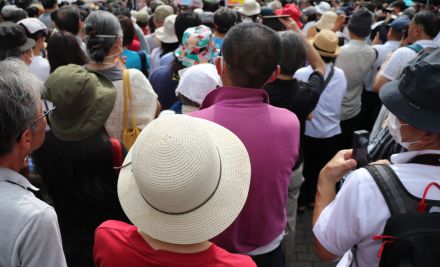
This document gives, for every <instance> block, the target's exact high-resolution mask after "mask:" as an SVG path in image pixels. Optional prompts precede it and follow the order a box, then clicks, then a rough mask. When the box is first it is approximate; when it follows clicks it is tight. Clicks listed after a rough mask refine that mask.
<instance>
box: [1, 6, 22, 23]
mask: <svg viewBox="0 0 440 267" xmlns="http://www.w3.org/2000/svg"><path fill="white" fill-rule="evenodd" d="M1 15H2V18H3V21H10V22H14V23H17V22H18V21H20V20H22V19H24V18H27V13H26V11H24V9H22V8H18V7H17V6H15V5H7V6H4V7H3V8H2V11H1Z"/></svg>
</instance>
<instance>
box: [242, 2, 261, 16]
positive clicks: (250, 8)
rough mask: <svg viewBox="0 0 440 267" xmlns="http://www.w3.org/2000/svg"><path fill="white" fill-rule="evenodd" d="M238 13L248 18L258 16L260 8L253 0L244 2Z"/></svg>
mask: <svg viewBox="0 0 440 267" xmlns="http://www.w3.org/2000/svg"><path fill="white" fill-rule="evenodd" d="M239 11H240V13H241V14H243V15H245V16H248V17H250V16H254V15H258V14H260V12H261V7H260V4H258V3H257V1H255V0H245V1H244V3H243V7H241V8H240V10H239Z"/></svg>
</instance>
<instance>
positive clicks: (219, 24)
mask: <svg viewBox="0 0 440 267" xmlns="http://www.w3.org/2000/svg"><path fill="white" fill-rule="evenodd" d="M236 20H237V19H236V17H235V15H234V12H233V11H232V10H231V9H229V8H226V7H222V8H220V9H218V10H217V11H216V12H215V13H214V29H215V31H217V32H218V33H221V34H226V33H227V32H228V31H229V29H230V28H232V27H233V26H234V25H235V23H236Z"/></svg>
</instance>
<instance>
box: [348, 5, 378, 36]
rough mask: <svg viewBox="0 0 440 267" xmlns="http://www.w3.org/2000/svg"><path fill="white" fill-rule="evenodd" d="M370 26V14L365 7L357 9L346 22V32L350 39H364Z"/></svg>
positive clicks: (371, 20) (371, 16) (368, 33)
mask: <svg viewBox="0 0 440 267" xmlns="http://www.w3.org/2000/svg"><path fill="white" fill-rule="evenodd" d="M372 24H373V15H372V13H371V12H370V11H369V10H368V9H367V8H366V7H362V8H359V9H357V10H356V11H355V12H354V13H353V15H351V17H350V20H349V21H348V30H349V32H350V36H351V38H354V37H357V38H359V39H364V38H365V37H367V36H368V35H370V33H371V25H372Z"/></svg>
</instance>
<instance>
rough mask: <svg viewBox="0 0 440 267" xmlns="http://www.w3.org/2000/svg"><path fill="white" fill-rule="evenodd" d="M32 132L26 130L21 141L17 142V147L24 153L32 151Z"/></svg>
mask: <svg viewBox="0 0 440 267" xmlns="http://www.w3.org/2000/svg"><path fill="white" fill-rule="evenodd" d="M32 136H33V133H32V130H31V129H26V130H25V131H24V132H23V133H22V134H21V136H20V137H19V139H18V140H17V145H18V146H19V147H20V150H22V151H30V150H31V143H32Z"/></svg>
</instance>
